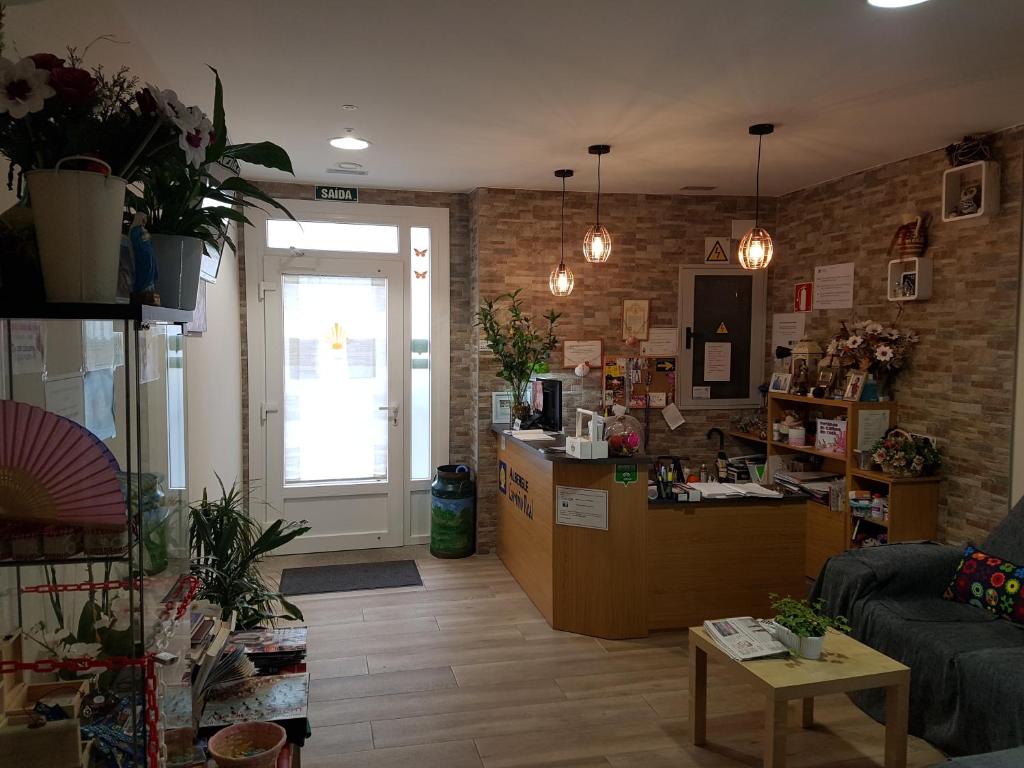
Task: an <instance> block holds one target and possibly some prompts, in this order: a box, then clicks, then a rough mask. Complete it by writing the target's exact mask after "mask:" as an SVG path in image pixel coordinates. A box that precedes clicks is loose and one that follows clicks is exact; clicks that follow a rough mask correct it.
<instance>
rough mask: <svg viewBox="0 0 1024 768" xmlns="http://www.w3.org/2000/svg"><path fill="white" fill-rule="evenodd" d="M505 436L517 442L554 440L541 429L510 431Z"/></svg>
mask: <svg viewBox="0 0 1024 768" xmlns="http://www.w3.org/2000/svg"><path fill="white" fill-rule="evenodd" d="M505 434H507V435H512V437H514V438H516V439H517V440H527V441H534V442H535V441H539V440H554V439H555V438H554V437H552V436H551V435H549V434H548V433H547V432H545V431H544V430H543V429H510V430H507V431H506V432H505Z"/></svg>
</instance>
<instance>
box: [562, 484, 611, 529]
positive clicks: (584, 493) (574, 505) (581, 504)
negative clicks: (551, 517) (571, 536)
mask: <svg viewBox="0 0 1024 768" xmlns="http://www.w3.org/2000/svg"><path fill="white" fill-rule="evenodd" d="M555 523H556V524H558V525H569V526H573V527H575V528H595V529H597V530H600V531H607V530H608V491H596V490H593V489H591V488H572V487H569V486H565V485H559V486H556V487H555Z"/></svg>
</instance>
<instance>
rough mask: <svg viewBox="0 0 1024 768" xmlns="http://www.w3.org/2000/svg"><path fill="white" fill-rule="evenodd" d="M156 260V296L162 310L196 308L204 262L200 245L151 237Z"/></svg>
mask: <svg viewBox="0 0 1024 768" xmlns="http://www.w3.org/2000/svg"><path fill="white" fill-rule="evenodd" d="M149 241H150V242H151V243H152V245H153V254H154V256H156V267H157V278H156V292H157V293H158V294H160V304H161V305H162V306H165V307H175V308H177V309H187V310H189V311H191V310H193V309H195V308H196V296H197V295H198V293H199V272H200V268H201V267H202V262H203V245H204V243H203V241H202V240H200V239H199V238H198V237H187V236H184V235H159V234H151V235H150V236H149Z"/></svg>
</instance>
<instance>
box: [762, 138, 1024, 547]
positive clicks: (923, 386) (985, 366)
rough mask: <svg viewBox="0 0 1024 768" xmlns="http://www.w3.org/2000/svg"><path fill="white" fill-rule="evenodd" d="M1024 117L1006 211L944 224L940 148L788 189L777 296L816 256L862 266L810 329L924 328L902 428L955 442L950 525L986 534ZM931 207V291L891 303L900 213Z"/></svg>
mask: <svg viewBox="0 0 1024 768" xmlns="http://www.w3.org/2000/svg"><path fill="white" fill-rule="evenodd" d="M1022 141H1024V128H1022V127H1018V128H1014V129H1011V130H1009V131H1004V132H1002V133H1000V134H998V135H997V136H996V137H995V141H994V145H993V148H994V151H995V154H996V159H998V160H999V161H1000V163H1001V170H1002V188H1001V197H1002V206H1001V211H1000V213H999V215H998V216H993V217H991V218H990V219H989V220H987V221H985V220H971V221H963V222H951V223H948V224H943V223H942V220H941V190H942V172H943V171H944V170H945V169H946V168H947V167H948V165H947V164H946V158H945V155H944V153H943V152H941V151H937V152H930V153H928V154H924V155H919V156H917V157H912V158H909V159H906V160H902V161H899V162H896V163H891V164H889V165H885V166H881V167H879V168H873V169H871V170H868V171H864V172H862V173H857V174H853V175H851V176H847V177H844V178H842V179H837V180H835V181H830V182H828V183H826V184H821V185H818V186H815V187H811V188H809V189H804V190H800V191H798V192H794V193H791V194H788V195H785V196H783V197H781V198H780V199H779V211H778V217H779V226H778V231H777V233H776V247H777V251H776V254H777V255H776V260H775V262H774V263H773V264H772V267H771V277H770V288H769V293H770V300H769V307H770V309H771V310H772V311H775V312H788V311H791V308H792V302H793V299H792V296H793V283H795V282H802V281H806V280H812V279H813V276H814V265H815V264H835V263H843V262H849V261H853V262H854V263H855V265H856V266H855V286H856V287H855V292H854V304H855V306H854V309H853V310H829V311H816V312H813V313H811V314H810V315H809V316H808V318H809V320H808V330H809V332H810V333H811V334H812V335H813V336H814V337H815V338H817V339H819V340H820V339H824V338H827V337H828V336H829V335H830V334H831V333H832V332H833V331H834V330H836V329H838V326H839V322H840V321H841V320H847V319H852V320H863V319H868V318H871V319H875V320H878V321H880V322H893V323H897V324H898V325H900V326H901V327H908V328H912V329H914V330H916V331H918V332H919V333H920V334H921V342H920V344H919V345H918V347H917V349H916V351H915V352H914V355H913V358H912V362H911V366H910V368H909V369H908V370H906V371H905V372H904V374H903V375H902V376H901V378H900V379H899V380H898V383H897V387H896V400H897V401H898V403H899V408H900V423H901V425H902V426H904V427H906V428H908V429H911V430H914V431H917V432H923V433H927V434H931V435H935V436H937V437H938V438H940V439H941V440H942V441H943V444H944V447H945V448H946V450H947V466H946V472H945V474H946V475H947V477H948V478H949V479H948V480H946V481H945V482H943V484H942V485H943V488H942V491H941V494H940V498H941V508H940V534H941V535H942V536H943V537H944V538H945V539H946V540H948V541H951V542H962V541H965V540H967V539H970V538H973V539H976V540H980V539H982V538H984V536H985V534H986V533H987V532H988V531H989V530H991V529H992V528H993V526H994V525H995V524H996V523H997V522H998V521H999V520H1001V519H1002V518H1003V517H1004V516H1005V515H1006V511H1007V508H1008V500H1009V483H1010V443H1011V430H1012V418H1013V403H1014V377H1015V370H1016V367H1015V357H1014V356H1015V350H1016V338H1017V335H1016V334H1017V297H1018V281H1019V278H1020V263H1021V175H1022ZM905 212H909V213H915V214H916V213H925V214H928V215H929V216H930V217H931V225H930V227H929V230H928V238H929V246H928V249H927V251H926V252H925V255H926V256H928V257H929V258H931V259H932V262H933V270H934V289H933V293H932V298H931V299H930V300H928V301H922V302H907V303H906V305H905V307H904V311H903V315H902V317H901V318H900V319H899V320H897V312H898V305H897V304H895V303H893V302H889V301H887V300H886V266H887V262H888V260H889V258H891V257H889V256H888V255H887V251H888V248H889V242H890V240H891V238H892V234H893V231H894V230H895V228H896V227H897V226H898V225H899V223H900V214H902V213H905Z"/></svg>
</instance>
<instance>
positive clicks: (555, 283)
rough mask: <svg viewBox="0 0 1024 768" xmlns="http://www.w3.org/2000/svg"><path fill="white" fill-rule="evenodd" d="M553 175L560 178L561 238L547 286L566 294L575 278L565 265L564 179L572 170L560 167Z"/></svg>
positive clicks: (570, 290) (555, 292)
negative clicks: (558, 252) (556, 264)
mask: <svg viewBox="0 0 1024 768" xmlns="http://www.w3.org/2000/svg"><path fill="white" fill-rule="evenodd" d="M555 176H557V177H558V178H560V179H561V180H562V239H561V241H560V243H559V247H560V248H561V255H560V256H559V259H558V266H557V267H555V268H554V269H553V270H551V277H550V278H548V287H549V288H550V289H551V293H553V294H554V295H555V296H568V295H569V294H570V293H572V287H573V284H574V283H575V280H574V279H573V276H572V270H571V269H569V268H568V267H567V266H565V180H566V179H568V178H572V170H570V169H569V168H562V169H561V170H558V171H555Z"/></svg>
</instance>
